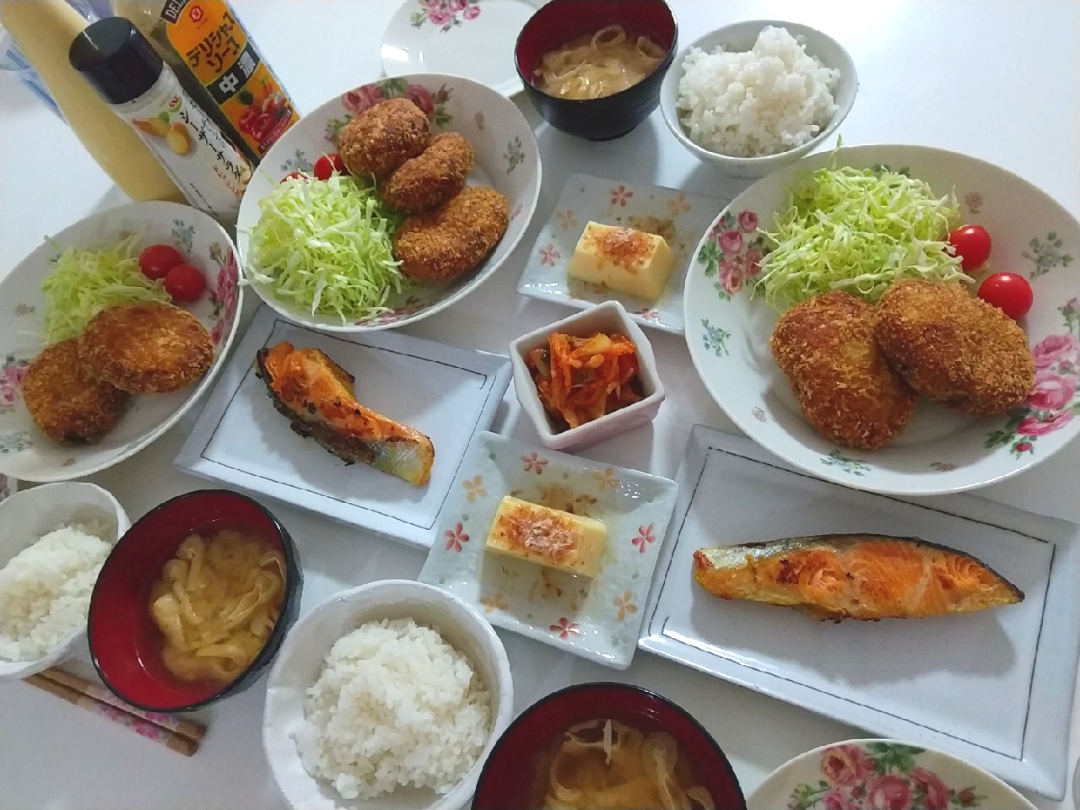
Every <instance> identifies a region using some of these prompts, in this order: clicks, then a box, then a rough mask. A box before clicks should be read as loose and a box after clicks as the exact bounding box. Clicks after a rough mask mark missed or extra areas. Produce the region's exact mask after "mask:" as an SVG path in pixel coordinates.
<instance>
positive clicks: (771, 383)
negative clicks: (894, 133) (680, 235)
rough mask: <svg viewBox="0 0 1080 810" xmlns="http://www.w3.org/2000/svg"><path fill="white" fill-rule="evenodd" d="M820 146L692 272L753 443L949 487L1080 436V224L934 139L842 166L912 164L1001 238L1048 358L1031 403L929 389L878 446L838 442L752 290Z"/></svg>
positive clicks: (717, 236) (719, 225) (871, 152)
mask: <svg viewBox="0 0 1080 810" xmlns="http://www.w3.org/2000/svg"><path fill="white" fill-rule="evenodd" d="M828 159H829V155H828V154H817V155H813V156H811V157H807V158H804V159H803V160H801V161H799V162H797V163H795V164H793V165H792V166H790V167H787V168H785V169H783V170H781V171H778V172H776V173H774V174H772V175H770V176H768V177H766V178H765V179H763V180H761V181H759V182H757V183H755V184H754V185H753V186H751V187H750V188H749V189H747V190H746V191H745V192H743V193H742V194H740V195H739V196H738V197H736V198H735V200H734V201H733V202H732V203H731V205H729V206H728V207H727V208H726V209H725V210H724V211H723V212H722V213H721V215H720V216H719V217H717V219H716V222H715V223H714V225H713V227H711V228H710V229H709V231H708V233H707V234H706V236H705V238H704V239H702V241H701V243H700V244H699V245H698V248H697V250H696V251H695V259H694V263H693V265H692V266H691V268H690V273H689V275H688V276H687V281H686V287H685V291H684V300H683V305H684V312H685V317H686V323H687V330H686V342H687V345H688V346H689V348H690V357H691V359H692V360H693V362H694V367H695V368H696V369H697V372H698V374H699V376H700V377H701V379H702V381H703V382H704V383H705V387H706V388H707V389H708V391H709V393H710V394H711V395H712V397H713V399H714V400H716V402H717V404H719V405H720V407H721V408H722V409H723V410H724V411H725V413H726V414H727V415H728V416H729V417H730V418H731V420H732V421H733V422H734V423H735V424H736V425H737V426H738V427H739V428H740V429H741V430H742V431H743V432H744V433H746V434H747V435H748V436H750V437H751V438H752V439H753V440H754V441H756V442H758V443H759V444H761V446H762V447H765V448H766V449H767V450H769V451H770V452H772V453H774V454H776V455H777V456H779V457H780V458H782V459H784V460H785V461H789V462H791V463H792V464H795V465H796V466H798V467H800V468H802V469H803V470H806V471H807V472H809V473H811V474H812V475H816V476H819V477H822V478H826V479H828V480H831V481H836V482H838V483H841V484H845V485H847V486H851V487H856V488H859V489H866V490H870V491H874V492H883V493H889V494H895V495H937V494H943V493H947V492H959V491H962V490H968V489H974V488H976V487H982V486H986V485H988V484H991V483H995V482H997V481H1001V480H1004V479H1006V478H1008V477H1010V476H1013V475H1016V474H1017V473H1019V472H1022V471H1023V470H1026V469H1029V468H1030V467H1031V466H1032V465H1034V464H1036V463H1038V462H1039V461H1041V460H1042V459H1044V458H1047V457H1048V456H1050V455H1051V454H1053V453H1054V452H1056V451H1057V450H1060V449H1061V448H1062V447H1063V446H1065V444H1067V443H1068V442H1069V441H1070V440H1071V439H1072V438H1073V437H1074V436H1076V434H1077V433H1080V419H1074V418H1073V417H1074V416H1075V415H1076V414H1080V396H1078V391H1080V277H1078V276H1077V274H1076V272H1075V270H1074V269H1073V268H1071V267H1070V266H1071V265H1072V263H1073V262H1074V257H1076V256H1080V223H1077V221H1076V220H1075V219H1074V218H1073V217H1072V215H1071V214H1069V212H1068V211H1066V210H1065V209H1064V208H1063V207H1062V206H1061V205H1059V204H1058V203H1057V202H1055V201H1054V200H1052V199H1051V198H1050V197H1048V196H1047V195H1046V194H1044V193H1043V192H1042V191H1040V190H1039V189H1037V188H1035V187H1034V186H1033V185H1031V184H1030V183H1028V182H1026V181H1025V180H1022V179H1021V178H1019V177H1017V176H1016V175H1014V174H1012V173H1010V172H1008V171H1006V170H1004V169H1001V168H998V167H997V166H994V165H992V164H990V163H986V162H984V161H981V160H978V159H976V158H972V157H968V156H966V155H962V154H957V153H953V152H947V151H944V150H941V149H935V148H931V147H923V146H881V145H874V146H853V147H844V148H843V149H841V150H840V151H839V152H838V153H837V159H838V162H839V164H840V165H850V166H856V167H864V168H871V167H875V166H879V165H886V166H891V167H893V168H896V169H900V170H903V171H908V172H910V174H911V175H912V176H915V177H919V178H920V179H923V180H925V181H927V182H928V183H930V185H931V186H932V187H933V188H935V189H937V190H940V191H941V193H943V194H944V193H947V192H948V190H949V189H950V188H952V189H955V193H956V196H957V198H958V200H959V201H960V203H961V209H962V216H963V217H964V219H965V221H966V222H969V223H971V224H977V225H982V226H983V227H985V228H986V229H987V230H988V231H989V232H990V234H991V236H992V237H993V240H994V248H993V253H992V254H991V256H990V267H991V268H992V269H994V270H1011V271H1013V272H1020V273H1023V274H1024V275H1025V276H1027V277H1028V278H1029V279H1030V280H1031V284H1032V287H1033V288H1034V292H1035V304H1034V306H1033V308H1032V310H1031V312H1030V313H1029V314H1028V315H1027V317H1026V318H1025V319H1024V321H1023V322H1022V325H1024V327H1025V328H1026V330H1027V332H1028V337H1029V341H1030V344H1031V347H1032V351H1033V353H1034V354H1035V358H1036V363H1037V366H1038V376H1037V378H1036V384H1035V387H1034V389H1033V390H1032V392H1031V395H1030V397H1029V398H1028V401H1027V402H1026V403H1025V404H1024V406H1022V407H1021V408H1019V409H1017V410H1016V411H1015V412H1013V413H1011V414H1008V415H1007V416H1002V417H996V418H987V419H975V418H973V417H967V416H964V415H962V414H959V413H958V412H955V411H952V410H949V409H947V408H945V407H943V406H939V405H934V404H932V403H930V402H927V401H925V400H920V401H919V404H918V406H917V409H916V413H915V418H914V419H913V420H912V421H911V423H910V424H909V425H908V426H907V427H906V428H905V430H904V431H903V433H902V434H901V435H900V436H899V437H897V438H896V439H895V440H894V441H893V443H892V444H890V445H888V446H886V447H884V448H882V449H880V450H876V451H866V452H862V451H854V450H848V449H846V448H841V447H837V446H835V445H833V444H832V443H831V442H829V441H828V440H827V439H825V438H824V437H822V436H821V435H819V434H818V433H817V432H816V431H815V430H814V429H813V428H812V427H811V426H810V425H809V424H808V423H807V422H806V420H805V419H803V417H802V415H801V413H800V412H799V409H798V406H797V405H796V403H795V399H794V397H793V396H792V394H791V391H790V388H789V386H788V384H787V382H786V380H785V379H784V377H783V374H782V373H781V372H780V370H779V369H778V368H777V367H776V364H775V362H774V361H773V359H772V356H771V354H770V352H769V337H770V335H771V334H772V330H773V328H774V326H775V324H776V321H777V318H778V315H777V313H775V312H774V311H772V310H771V309H769V307H768V306H767V305H766V304H765V303H764V301H763V300H762V299H761V298H760V297H752V295H751V293H752V286H753V284H752V282H753V279H754V278H755V276H756V275H757V273H758V269H759V268H758V261H759V259H760V256H761V254H762V252H763V251H764V250H765V249H766V246H765V243H764V238H763V237H762V234H761V229H762V228H767V227H769V226H770V225H771V223H772V219H773V213H774V212H776V211H778V210H780V209H781V208H782V207H783V206H785V205H786V199H787V196H786V195H787V192H786V188H787V187H788V186H789V185H790V183H791V182H792V181H793V179H794V178H796V176H798V175H800V174H802V173H805V172H808V171H811V170H813V169H816V168H818V167H820V166H821V165H822V164H824V163H825V161H827V160H828Z"/></svg>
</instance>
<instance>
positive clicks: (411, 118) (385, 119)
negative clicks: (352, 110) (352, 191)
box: [338, 98, 431, 177]
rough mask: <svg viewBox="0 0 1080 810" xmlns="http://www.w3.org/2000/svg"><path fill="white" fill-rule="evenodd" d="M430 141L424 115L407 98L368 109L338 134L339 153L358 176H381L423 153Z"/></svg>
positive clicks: (381, 103) (386, 101)
mask: <svg viewBox="0 0 1080 810" xmlns="http://www.w3.org/2000/svg"><path fill="white" fill-rule="evenodd" d="M430 138H431V132H430V128H429V126H428V120H427V116H426V115H424V113H423V112H421V110H420V108H419V107H417V106H416V105H415V104H413V103H412V102H411V101H409V100H408V99H407V98H391V99H387V100H385V101H380V102H379V103H378V104H376V105H375V106H373V107H369V108H368V109H366V110H364V112H362V113H360V115H358V116H356V117H355V118H354V119H352V120H351V121H350V122H349V123H348V124H346V125H345V126H344V127H343V128H342V130H341V132H340V133H339V134H338V154H339V155H341V160H342V162H343V163H344V164H345V168H347V169H348V170H349V171H350V172H351V173H352V174H354V175H356V176H357V177H367V176H369V175H375V177H383V176H385V175H387V174H389V173H390V172H392V171H393V170H394V169H396V168H397V167H398V166H400V165H401V164H402V163H404V162H405V161H406V160H408V159H409V158H414V157H416V156H417V155H419V154H420V153H421V152H423V151H424V150H425V149H426V148H427V145H428V141H429V140H430Z"/></svg>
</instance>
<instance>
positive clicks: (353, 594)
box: [261, 579, 514, 810]
mask: <svg viewBox="0 0 1080 810" xmlns="http://www.w3.org/2000/svg"><path fill="white" fill-rule="evenodd" d="M391 589H401V590H403V591H408V592H410V593H408V594H407V595H405V596H404V597H403V598H401V599H398V600H393V601H396V602H398V603H404V604H405V607H404V609H403V614H404V615H408V614H409V607H408V603H409V602H410V601H412V600H413V598H414V596H415V595H416V594H419V593H424V594H427V595H429V596H430V597H431V598H432V602H433V603H435V604H438V605H439V606H441V607H444V608H445V607H447V606H449V610H448V611H447V614H446V620H447V622H448V623H449V624H453V625H454V626H455V627H457V628H460V629H461V630H462V631H463V632H465V633H466V634H468V635H469V636H472V637H473V638H475V639H477V640H478V641H481V642H482V644H481V646H482V647H483V648H484V649H485V655H488V656H489V658H488V660H487V661H486V662H485V663H487V664H488V665H489V666H490V667H491V668H492V669H493V670H494V673H495V681H496V684H497V687H496V688H498V690H499V702H498V705H497V706H492V713H491V730H490V731H489V732H488V738H487V741H486V743H485V744H484V748H483V750H482V751H481V753H480V755H479V758H478V759H477V761H476V762H475V763H473V766H472V767H471V768H470V769H469V770H468V771H466V772H465V774H464V775H463V776H462V777H461V778H460V779H459V780H458V782H457V783H456V784H455V785H454V787H453V788H451V789H450V790H449V791H448V792H447V793H443V794H438V795H437V798H436V799H435V800H434V801H433V802H432V803H431V804H428V805H424V806H423V808H422V810H458V808H462V807H465V806H467V805H468V802H469V799H470V797H471V796H472V795H473V794H474V792H475V790H476V785H477V783H478V781H479V778H480V774H481V773H483V766H484V765H486V764H487V760H488V758H489V757H490V756H491V754H492V753H493V752H494V750H495V746H496V745H497V743H498V741H499V739H500V738H501V736H502V735H503V733H504V732H505V731H506V729H507V727H508V726H509V724H510V723H511V717H512V716H513V713H514V675H513V670H512V668H511V666H510V659H509V657H508V656H507V653H506V646H505V645H504V644H503V641H502V639H501V638H500V637H499V634H498V633H496V632H495V628H494V627H493V626H492V624H491V622H489V621H488V620H487V619H485V618H484V616H483V614H481V613H480V611H478V610H476V608H474V607H473V606H472V605H470V604H469V603H467V602H465V601H464V600H463V599H461V598H460V597H458V596H455V595H454V594H452V593H450V592H449V591H445V590H443V589H442V588H439V587H437V586H435V585H429V584H427V583H425V582H420V581H419V580H415V579H380V580H374V581H371V582H365V583H363V584H361V585H355V586H353V587H349V588H344V589H342V590H339V591H335V592H334V593H331V594H330V595H328V596H327V597H326V598H325V599H323V600H321V601H320V602H319V603H318V604H316V605H315V606H314V607H312V608H311V609H310V610H309V611H308V612H307V613H305V614H304V616H302V617H300V618H299V619H298V620H297V622H296V624H295V625H294V626H293V627H292V628H290V629H289V632H288V633H287V634H286V638H285V639H284V640H283V641H282V644H281V652H282V654H281V655H279V656H278V657H277V659H276V660H275V661H274V663H273V665H272V666H271V667H270V671H269V674H268V676H267V689H270V688H271V687H272V686H273V685H274V683H275V682H276V681H277V679H278V678H279V676H280V672H281V669H282V668H283V667H284V666H285V663H286V661H287V660H288V658H289V655H290V653H291V647H292V643H291V639H292V638H293V633H294V630H301V629H302V624H303V623H304V622H306V621H313V620H314V618H315V616H316V615H317V614H319V613H321V612H323V611H325V610H328V609H329V608H330V607H331V606H332V605H334V604H335V603H338V602H350V601H354V600H355V599H356V598H357V597H362V596H364V595H366V594H371V595H373V596H379V598H378V599H377V600H376V601H375V602H374V603H373V604H371V605H368V606H367V608H365V609H363V610H362V611H361V613H368V612H378V610H379V609H380V607H383V606H385V605H386V604H389V603H390V602H389V601H387V600H385V599H383V598H382V596H381V595H380V593H379V592H380V591H386V590H391ZM357 618H359V616H354V617H353V619H354V620H355V619H357ZM325 652H326V653H328V652H329V648H327V650H326V651H325ZM459 652H461V651H459ZM462 655H466V654H465V653H464V652H462ZM324 657H325V653H324ZM466 657H468V656H466ZM470 663H472V665H473V666H474V667H476V666H477V665H478V663H479V662H477V661H470ZM485 686H487V687H488V690H489V692H490V691H491V690H492V688H493V687H495V686H496V685H495V684H485ZM269 713H270V701H269V700H267V701H265V703H264V706H263V714H262V733H261V739H262V746H263V752H264V758H265V759H266V760H267V761H268V763H269V769H270V774H271V776H272V778H273V780H274V785H275V786H276V787H277V790H278V794H279V796H280V797H281V799H282V801H284V802H285V803H286V804H287V805H289V806H293V804H292V802H291V801H290V800H289V798H288V797H287V794H286V793H285V790H284V789H283V787H282V785H281V782H280V780H279V778H278V772H277V769H276V768H274V767H273V760H271V759H270V757H269V756H268V754H267V737H268V734H269V729H270V726H269V724H268V722H267V720H268V715H269ZM296 755H297V757H299V752H297V754H296ZM308 776H309V778H310V779H312V780H313V781H316V782H318V781H319V780H318V778H317V777H314V776H311V775H310V774H308ZM402 810H405V808H402ZM416 810H421V808H420V807H419V806H417V807H416Z"/></svg>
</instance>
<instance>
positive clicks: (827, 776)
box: [746, 740, 1035, 810]
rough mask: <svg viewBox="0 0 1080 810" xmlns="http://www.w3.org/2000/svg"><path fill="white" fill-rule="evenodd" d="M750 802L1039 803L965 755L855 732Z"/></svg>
mask: <svg viewBox="0 0 1080 810" xmlns="http://www.w3.org/2000/svg"><path fill="white" fill-rule="evenodd" d="M746 806H747V810H780V809H781V808H787V809H788V810H863V808H873V809H874V810H961V809H962V808H975V809H977V810H1035V806H1034V805H1032V804H1031V803H1030V802H1029V801H1027V799H1025V798H1024V797H1023V796H1021V795H1020V794H1019V793H1017V792H1016V791H1015V790H1013V789H1012V788H1011V787H1009V786H1008V785H1006V784H1005V783H1004V782H1002V781H1000V780H999V779H997V778H996V777H994V776H991V775H990V774H988V773H986V771H983V770H981V769H979V768H976V767H975V766H974V765H968V764H967V763H966V762H963V761H962V760H959V759H956V758H955V757H951V756H949V755H948V754H942V753H940V752H938V751H931V750H928V749H925V748H917V747H915V746H912V745H906V744H904V743H899V742H894V741H892V740H849V741H847V742H842V743H837V744H836V745H827V746H823V747H821V748H815V749H814V750H813V751H807V752H806V753H805V754H801V755H799V756H797V757H795V758H794V759H792V760H791V761H789V762H787V763H785V764H783V765H781V766H780V767H779V768H777V769H776V770H775V771H773V772H772V773H771V774H769V776H768V777H766V779H765V781H764V782H763V783H762V784H761V786H760V787H759V788H758V789H757V790H755V791H754V793H753V795H752V796H751V797H750V799H749V800H748V801H747V803H746Z"/></svg>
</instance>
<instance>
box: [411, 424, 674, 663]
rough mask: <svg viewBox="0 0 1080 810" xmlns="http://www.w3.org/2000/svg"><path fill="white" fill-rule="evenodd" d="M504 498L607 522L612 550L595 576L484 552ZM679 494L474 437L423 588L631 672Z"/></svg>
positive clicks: (667, 485)
mask: <svg viewBox="0 0 1080 810" xmlns="http://www.w3.org/2000/svg"><path fill="white" fill-rule="evenodd" d="M506 495H512V496H514V497H517V498H520V499H522V500H525V501H529V502H531V503H536V504H540V505H542V506H547V507H550V508H553V509H561V510H562V511H564V512H570V513H572V514H575V515H582V516H587V517H591V518H595V519H597V520H600V521H603V523H604V525H605V527H606V528H607V542H606V545H605V550H604V554H603V557H602V558H601V561H600V568H599V570H598V571H597V574H596V577H595V578H593V579H592V580H589V579H587V578H584V577H574V576H570V575H568V574H566V573H564V572H560V571H552V570H550V569H547V568H541V567H539V566H537V565H534V564H532V563H529V562H525V561H522V560H518V559H514V558H509V557H506V556H502V555H500V556H494V555H492V554H489V553H487V552H485V550H484V544H485V542H486V540H487V535H488V530H489V529H490V528H491V524H492V521H493V520H494V518H495V513H496V511H497V510H498V508H499V503H500V501H501V500H502V498H503V497H504V496H506ZM677 495H678V486H677V485H676V484H675V482H674V481H671V480H669V479H667V478H659V477H657V476H653V475H648V474H646V473H642V472H636V471H634V470H625V469H622V468H619V467H615V466H612V465H608V464H602V463H599V462H594V461H587V460H585V459H580V458H575V457H574V456H568V455H564V454H563V453H556V452H550V451H543V450H537V449H536V448H534V447H532V446H530V445H528V444H526V443H524V442H520V441H517V440H516V439H510V438H507V437H505V436H497V435H495V434H494V433H488V432H482V433H478V434H477V435H476V437H475V438H474V439H473V442H472V444H471V445H470V446H469V450H468V452H467V453H466V455H465V461H464V463H463V464H462V466H461V472H460V473H459V474H458V477H457V480H455V481H454V485H453V487H452V488H451V491H450V499H449V500H448V501H447V504H446V508H445V509H444V510H443V512H442V514H441V515H440V522H439V535H438V538H437V541H436V542H435V543H434V544H433V545H432V547H431V551H430V552H429V553H428V558H427V562H426V563H425V564H424V569H423V571H421V572H420V581H421V582H426V583H428V584H429V585H436V586H438V587H440V588H442V589H444V590H446V591H448V592H450V593H452V594H454V595H455V596H457V597H459V598H460V599H462V600H464V601H465V602H467V603H468V604H470V605H473V606H477V607H479V608H480V609H481V610H483V611H484V614H485V615H486V616H487V618H488V620H489V621H490V622H491V623H492V624H494V625H497V626H499V627H505V628H506V629H508V630H513V631H514V632H516V633H520V634H522V635H524V636H528V637H529V638H533V639H536V640H537V641H542V642H544V643H546V644H551V645H553V646H555V647H561V648H562V649H565V650H567V651H569V652H572V653H574V654H575V655H580V656H582V657H583V658H588V659H591V660H593V661H596V662H598V663H600V664H604V665H606V666H609V667H614V668H615V669H626V668H627V667H628V666H630V661H631V659H632V658H633V656H634V650H635V649H636V648H637V643H638V635H639V634H640V630H641V619H642V607H643V606H644V603H645V600H646V598H647V597H648V594H649V584H650V582H651V581H652V576H653V571H654V569H655V567H656V560H657V557H658V556H659V551H660V545H661V542H660V541H661V540H662V539H663V537H664V534H665V532H666V531H667V526H668V521H669V520H670V518H671V512H672V510H673V509H674V508H675V498H676V496H677Z"/></svg>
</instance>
